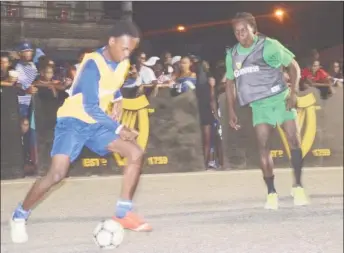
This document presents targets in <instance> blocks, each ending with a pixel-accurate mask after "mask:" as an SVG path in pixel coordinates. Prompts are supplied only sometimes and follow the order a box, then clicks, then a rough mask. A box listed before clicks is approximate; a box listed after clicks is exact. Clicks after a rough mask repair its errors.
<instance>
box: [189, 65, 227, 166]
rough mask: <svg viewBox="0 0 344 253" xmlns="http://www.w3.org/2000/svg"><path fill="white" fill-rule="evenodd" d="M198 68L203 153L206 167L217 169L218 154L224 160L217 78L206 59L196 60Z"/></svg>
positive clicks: (197, 92) (197, 94)
mask: <svg viewBox="0 0 344 253" xmlns="http://www.w3.org/2000/svg"><path fill="white" fill-rule="evenodd" d="M194 64H195V70H196V76H197V81H196V97H197V102H198V110H199V117H200V124H201V132H202V141H203V155H204V162H205V166H206V169H217V168H218V165H217V162H216V159H215V156H217V157H218V158H220V159H217V160H218V163H219V164H220V165H222V164H223V162H222V160H223V159H222V145H221V138H220V136H219V132H218V131H217V130H219V127H220V120H219V115H218V103H217V94H216V90H215V85H216V80H215V78H214V76H213V75H212V74H211V72H210V67H209V64H208V63H207V62H206V61H200V60H199V59H198V60H197V61H195V63H194Z"/></svg>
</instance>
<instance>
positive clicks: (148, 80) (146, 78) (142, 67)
mask: <svg viewBox="0 0 344 253" xmlns="http://www.w3.org/2000/svg"><path fill="white" fill-rule="evenodd" d="M156 58H158V57H156ZM156 58H151V59H152V60H151V61H154V60H155V59H156ZM158 59H159V58H158ZM155 62H156V60H155V61H154V64H155ZM146 64H147V62H146V54H145V53H144V52H140V53H139V54H138V55H137V58H136V69H137V71H138V73H139V76H140V78H141V81H142V84H157V83H158V81H157V79H156V76H155V74H154V71H153V70H152V69H151V68H149V67H147V66H146ZM154 64H153V65H154Z"/></svg>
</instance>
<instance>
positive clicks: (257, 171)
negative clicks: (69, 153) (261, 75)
mask: <svg viewBox="0 0 344 253" xmlns="http://www.w3.org/2000/svg"><path fill="white" fill-rule="evenodd" d="M304 170H306V171H307V172H309V171H343V167H311V168H307V167H306V168H304ZM275 172H276V173H278V174H280V173H291V172H292V169H286V168H284V169H275ZM260 173H261V170H260V169H251V170H228V171H214V172H210V171H195V172H180V173H161V174H143V175H142V176H141V177H142V178H160V177H188V176H204V175H219V174H220V175H221V174H236V175H240V174H260ZM119 178H122V175H108V176H89V177H69V178H67V179H65V181H67V182H68V181H96V180H114V179H119ZM35 180H36V178H23V179H14V180H1V185H17V184H31V183H32V182H34V181H35Z"/></svg>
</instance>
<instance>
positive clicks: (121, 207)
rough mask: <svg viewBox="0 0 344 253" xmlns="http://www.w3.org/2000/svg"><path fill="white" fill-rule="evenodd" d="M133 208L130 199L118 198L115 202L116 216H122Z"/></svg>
mask: <svg viewBox="0 0 344 253" xmlns="http://www.w3.org/2000/svg"><path fill="white" fill-rule="evenodd" d="M132 209H133V202H132V201H131V200H121V199H120V200H118V201H117V204H116V217H117V218H123V217H125V216H126V214H127V212H129V211H131V210H132Z"/></svg>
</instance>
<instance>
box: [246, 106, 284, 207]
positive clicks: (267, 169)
mask: <svg viewBox="0 0 344 253" xmlns="http://www.w3.org/2000/svg"><path fill="white" fill-rule="evenodd" d="M252 116H253V126H254V129H255V133H256V138H257V142H258V150H259V155H260V167H261V169H262V171H263V177H264V181H265V184H266V186H267V189H268V196H267V200H266V203H265V208H266V209H274V210H275V209H278V195H277V192H276V189H275V185H274V179H275V176H274V173H273V167H274V163H273V160H272V157H271V154H270V148H269V145H268V144H269V137H270V135H271V133H272V130H273V128H274V126H275V125H276V119H275V116H274V107H273V106H272V105H265V106H264V107H252Z"/></svg>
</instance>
